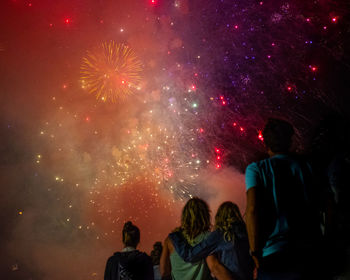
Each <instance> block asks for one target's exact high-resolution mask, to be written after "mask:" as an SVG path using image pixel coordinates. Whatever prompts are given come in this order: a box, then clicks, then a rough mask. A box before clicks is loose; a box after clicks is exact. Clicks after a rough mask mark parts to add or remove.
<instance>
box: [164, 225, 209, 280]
mask: <svg viewBox="0 0 350 280" xmlns="http://www.w3.org/2000/svg"><path fill="white" fill-rule="evenodd" d="M208 234H209V232H205V233H201V234H199V235H198V236H197V237H196V238H195V239H194V240H193V241H192V242H189V243H190V245H191V246H195V245H197V244H198V243H200V242H201V241H202V240H204V239H205V238H206V237H207V236H208ZM170 262H171V276H172V278H173V279H175V280H207V279H208V280H209V279H212V278H211V276H210V270H209V268H208V266H207V263H206V261H205V259H202V260H200V261H198V262H194V263H190V262H185V261H184V260H183V259H182V258H181V257H180V256H179V255H178V254H177V253H176V251H175V250H174V252H173V253H171V255H170Z"/></svg>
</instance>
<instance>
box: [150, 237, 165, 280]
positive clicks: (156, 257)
mask: <svg viewBox="0 0 350 280" xmlns="http://www.w3.org/2000/svg"><path fill="white" fill-rule="evenodd" d="M162 251H163V246H162V242H156V243H154V244H153V250H152V252H151V258H152V263H153V272H154V280H161V279H162V277H161V276H160V270H159V263H160V256H161V255H162Z"/></svg>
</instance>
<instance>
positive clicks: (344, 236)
mask: <svg viewBox="0 0 350 280" xmlns="http://www.w3.org/2000/svg"><path fill="white" fill-rule="evenodd" d="M349 144H350V124H349V121H348V120H347V119H346V118H344V117H343V116H341V115H339V114H335V113H332V114H331V115H329V116H327V117H326V118H324V119H323V120H322V121H321V122H320V125H319V127H318V129H317V133H316V135H315V137H314V139H313V143H312V146H311V150H312V157H313V159H314V161H315V162H317V165H318V166H319V169H320V172H321V173H322V174H321V176H322V178H324V181H325V182H328V189H326V192H325V194H326V201H327V205H328V206H330V207H328V208H329V209H331V210H332V211H331V212H330V214H331V215H325V216H326V217H327V216H328V217H329V219H328V220H329V222H328V225H331V227H329V226H328V227H325V234H326V238H327V241H328V250H329V251H328V255H329V258H328V262H329V263H330V269H331V271H330V272H331V273H332V274H333V275H334V276H335V277H336V279H337V280H338V279H339V280H340V279H349V278H350V237H349V236H350V187H349V175H350V146H349ZM326 214H327V213H326Z"/></svg>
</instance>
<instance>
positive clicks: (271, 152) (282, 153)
mask: <svg viewBox="0 0 350 280" xmlns="http://www.w3.org/2000/svg"><path fill="white" fill-rule="evenodd" d="M267 153H268V155H269V156H270V157H274V156H277V155H288V154H289V152H288V151H285V152H273V151H271V150H270V149H269V150H268V151H267Z"/></svg>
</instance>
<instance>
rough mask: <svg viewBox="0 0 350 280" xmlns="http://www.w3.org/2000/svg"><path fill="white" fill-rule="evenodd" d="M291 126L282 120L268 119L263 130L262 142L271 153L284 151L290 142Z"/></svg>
mask: <svg viewBox="0 0 350 280" xmlns="http://www.w3.org/2000/svg"><path fill="white" fill-rule="evenodd" d="M293 135H294V129H293V126H292V125H291V124H290V123H289V122H287V121H284V120H280V119H273V118H271V119H268V121H267V123H266V125H265V128H264V130H263V137H264V143H265V145H266V147H267V148H268V149H269V150H270V151H271V152H273V153H286V152H288V151H289V149H290V147H291V144H292V136H293Z"/></svg>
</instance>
